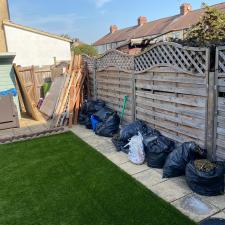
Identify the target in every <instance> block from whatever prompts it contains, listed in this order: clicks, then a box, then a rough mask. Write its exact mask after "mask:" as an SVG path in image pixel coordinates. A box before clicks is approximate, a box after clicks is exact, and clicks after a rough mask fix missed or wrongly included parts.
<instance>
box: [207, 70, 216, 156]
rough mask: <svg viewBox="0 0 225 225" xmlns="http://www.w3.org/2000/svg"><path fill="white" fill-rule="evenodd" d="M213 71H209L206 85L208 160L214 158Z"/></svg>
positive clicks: (214, 94) (214, 99)
mask: <svg viewBox="0 0 225 225" xmlns="http://www.w3.org/2000/svg"><path fill="white" fill-rule="evenodd" d="M215 96H216V92H215V72H210V73H209V87H208V116H207V117H208V121H207V122H208V123H207V128H206V129H207V151H208V158H209V159H210V160H213V159H214V141H215V135H214V133H215V132H214V131H215V130H214V129H215V126H214V125H215V119H216V118H215V101H216V98H215Z"/></svg>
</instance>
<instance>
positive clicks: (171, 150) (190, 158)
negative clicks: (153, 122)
mask: <svg viewBox="0 0 225 225" xmlns="http://www.w3.org/2000/svg"><path fill="white" fill-rule="evenodd" d="M93 116H94V118H95V120H96V121H97V123H96V126H95V127H93V126H94V125H93V121H92V118H93ZM79 123H80V124H83V125H85V126H86V128H88V129H94V131H95V134H97V135H100V136H105V137H112V142H113V144H114V145H115V147H116V149H117V150H118V151H122V152H125V153H126V154H129V153H131V152H130V150H129V148H131V146H130V144H128V143H129V142H130V140H131V139H132V138H133V137H134V136H137V135H140V134H141V136H142V137H143V141H142V142H143V147H144V155H145V161H146V162H147V165H148V166H149V167H152V168H161V169H163V178H172V177H178V176H185V177H186V181H187V184H188V186H189V187H190V188H191V189H192V190H193V191H194V192H196V193H198V194H200V195H205V196H215V195H220V194H224V173H225V164H224V163H222V162H209V161H207V160H206V157H207V152H206V150H205V149H202V148H201V147H200V146H199V145H197V144H196V143H194V142H185V143H183V144H180V145H177V144H175V142H174V141H173V140H171V139H169V138H167V137H165V136H163V135H162V134H161V133H160V132H159V131H158V130H156V129H153V128H151V127H150V126H148V125H147V124H146V123H144V122H143V121H139V120H137V121H135V122H133V123H130V124H127V125H125V126H123V127H122V128H121V129H120V130H119V125H120V117H119V116H118V115H117V113H116V112H114V111H113V110H112V109H110V108H108V107H106V106H105V102H104V101H100V100H96V101H86V102H85V103H84V104H83V106H82V107H81V110H80V112H79ZM133 149H135V148H133ZM142 151H143V150H142ZM201 163H202V164H201ZM205 164H207V166H205ZM196 165H198V166H196ZM199 165H200V166H199ZM201 165H202V166H201ZM209 165H210V166H209ZM211 165H213V166H211ZM205 168H206V169H205Z"/></svg>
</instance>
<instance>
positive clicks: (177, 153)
mask: <svg viewBox="0 0 225 225" xmlns="http://www.w3.org/2000/svg"><path fill="white" fill-rule="evenodd" d="M203 158H206V151H205V150H204V149H202V148H201V147H200V146H198V145H197V144H196V143H194V142H185V143H183V144H182V145H181V146H179V147H178V148H176V149H174V150H173V151H172V152H171V153H170V154H169V156H168V157H167V159H166V162H165V165H164V167H163V177H164V178H170V177H178V176H183V175H184V174H185V168H186V165H187V164H188V163H189V162H190V161H192V160H196V159H203Z"/></svg>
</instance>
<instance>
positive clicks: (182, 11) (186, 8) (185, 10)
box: [180, 3, 192, 16]
mask: <svg viewBox="0 0 225 225" xmlns="http://www.w3.org/2000/svg"><path fill="white" fill-rule="evenodd" d="M191 10H192V6H191V4H189V3H184V4H182V5H181V6H180V14H181V15H183V16H184V15H187V14H188V13H189V12H190V11H191Z"/></svg>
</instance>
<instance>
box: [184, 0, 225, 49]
mask: <svg viewBox="0 0 225 225" xmlns="http://www.w3.org/2000/svg"><path fill="white" fill-rule="evenodd" d="M204 8H205V13H204V14H203V15H202V17H201V19H200V20H199V22H198V23H196V24H195V25H193V26H192V27H191V28H190V29H189V30H188V31H187V34H186V37H185V41H188V42H192V43H193V42H194V43H198V44H199V45H211V44H216V43H221V42H224V41H225V13H224V12H223V11H221V10H219V9H217V8H214V7H209V6H207V5H205V4H204Z"/></svg>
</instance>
